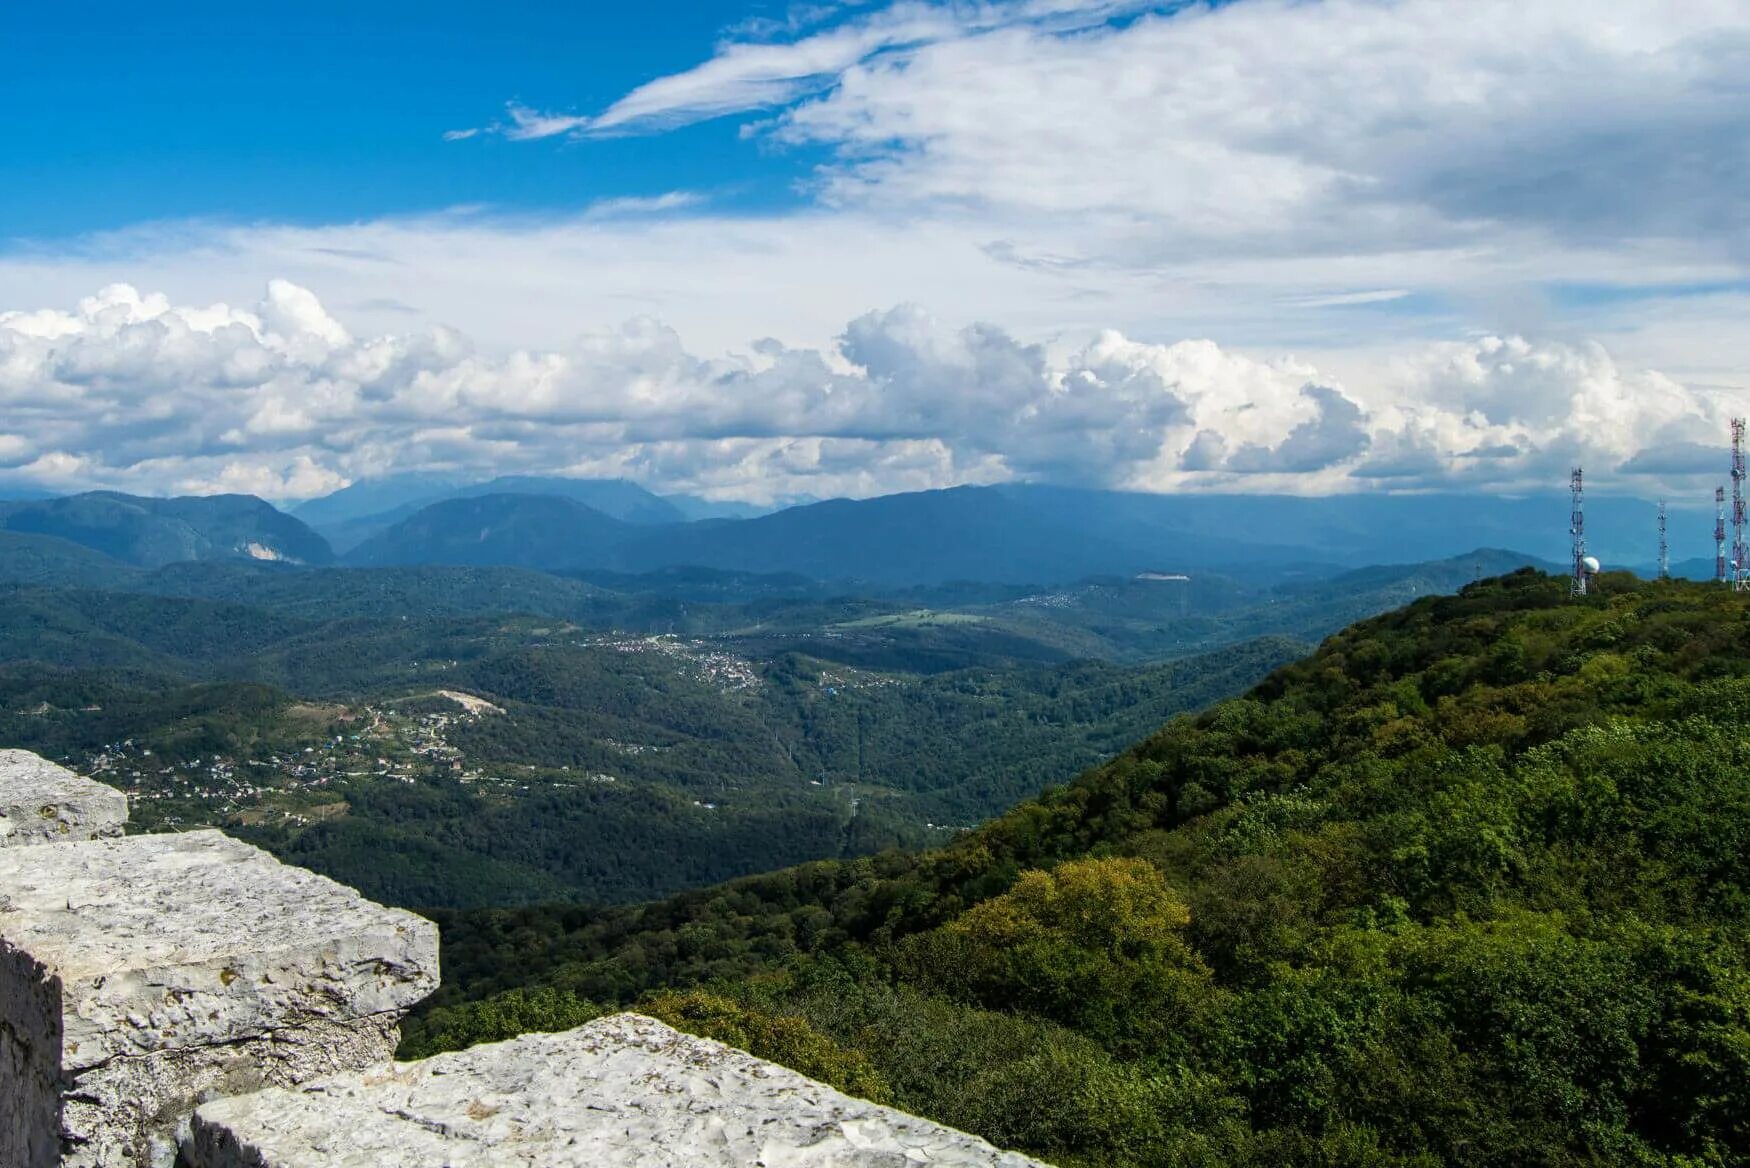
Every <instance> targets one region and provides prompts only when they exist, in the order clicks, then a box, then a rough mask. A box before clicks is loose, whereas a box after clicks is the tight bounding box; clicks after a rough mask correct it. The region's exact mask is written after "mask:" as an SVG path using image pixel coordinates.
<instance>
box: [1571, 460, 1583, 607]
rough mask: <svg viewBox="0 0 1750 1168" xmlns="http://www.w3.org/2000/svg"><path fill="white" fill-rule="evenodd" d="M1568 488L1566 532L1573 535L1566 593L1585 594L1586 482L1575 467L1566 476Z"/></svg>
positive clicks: (1572, 594)
mask: <svg viewBox="0 0 1750 1168" xmlns="http://www.w3.org/2000/svg"><path fill="white" fill-rule="evenodd" d="M1568 490H1569V491H1571V492H1572V493H1573V496H1574V511H1573V516H1572V518H1571V520H1570V521H1569V523H1568V534H1569V535H1571V536H1573V537H1574V575H1573V579H1572V581H1571V582H1570V583H1569V585H1568V595H1570V596H1584V595H1586V497H1585V496H1586V484H1585V481H1584V480H1583V478H1582V477H1581V474H1580V468H1579V467H1575V468H1574V473H1573V474H1572V475H1570V476H1569V478H1568Z"/></svg>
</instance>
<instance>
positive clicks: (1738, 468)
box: [1732, 418, 1750, 592]
mask: <svg viewBox="0 0 1750 1168" xmlns="http://www.w3.org/2000/svg"><path fill="white" fill-rule="evenodd" d="M1732 588H1733V590H1734V591H1737V592H1745V591H1750V561H1747V559H1746V555H1745V550H1744V419H1743V418H1733V419H1732Z"/></svg>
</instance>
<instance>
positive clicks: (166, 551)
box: [0, 491, 334, 568]
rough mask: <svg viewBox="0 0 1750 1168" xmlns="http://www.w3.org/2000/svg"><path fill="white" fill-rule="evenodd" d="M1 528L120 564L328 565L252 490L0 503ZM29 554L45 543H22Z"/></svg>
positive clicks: (314, 540) (318, 548) (323, 551)
mask: <svg viewBox="0 0 1750 1168" xmlns="http://www.w3.org/2000/svg"><path fill="white" fill-rule="evenodd" d="M0 531H4V532H10V533H13V534H14V535H21V536H34V537H39V538H42V537H52V538H54V539H56V540H62V541H65V542H67V543H71V544H76V545H78V546H79V547H82V548H86V549H89V550H90V551H95V552H99V553H101V554H103V555H104V556H107V557H109V558H110V559H112V560H116V561H119V562H120V563H123V564H130V565H133V566H135V567H141V568H156V567H161V566H163V565H165V564H174V563H180V562H183V561H187V560H228V559H243V560H262V561H270V562H277V563H287V564H305V565H322V564H328V563H331V562H332V561H333V559H334V553H333V551H332V550H331V549H330V548H329V546H328V543H327V541H326V540H324V539H323V538H322V537H321V536H319V535H317V534H316V533H315V532H314V531H311V530H310V528H309V527H307V526H305V525H304V524H303V523H300V522H299V521H298V520H296V519H294V518H292V517H291V516H289V515H286V514H285V513H283V512H281V511H279V510H278V509H276V508H275V507H273V506H272V505H270V504H268V503H265V502H263V501H262V500H260V499H257V498H256V497H254V496H253V495H209V496H198V497H188V498H178V499H150V498H141V497H139V496H135V495H123V494H118V493H116V492H113V491H93V492H91V493H89V494H84V495H70V496H67V497H65V498H60V499H33V500H18V501H12V502H6V503H0ZM17 546H20V547H24V546H28V547H29V548H30V550H31V554H34V555H38V556H43V555H50V554H52V552H53V550H54V549H52V547H50V546H48V545H44V544H42V543H40V542H36V541H29V542H28V544H27V545H17Z"/></svg>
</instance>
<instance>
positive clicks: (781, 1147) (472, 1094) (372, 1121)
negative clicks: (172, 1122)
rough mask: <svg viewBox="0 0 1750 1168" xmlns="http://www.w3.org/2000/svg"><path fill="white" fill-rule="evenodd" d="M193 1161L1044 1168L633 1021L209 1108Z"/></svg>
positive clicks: (299, 1167)
mask: <svg viewBox="0 0 1750 1168" xmlns="http://www.w3.org/2000/svg"><path fill="white" fill-rule="evenodd" d="M184 1154H185V1156H186V1157H187V1159H188V1161H189V1163H190V1164H191V1165H192V1166H193V1168H537V1166H538V1168H731V1166H733V1168H754V1166H760V1168H803V1166H807V1168H913V1166H920V1165H932V1166H939V1168H945V1166H954V1168H1043V1165H1041V1164H1040V1162H1039V1161H1037V1160H1030V1159H1028V1158H1027V1157H1025V1156H1021V1155H1017V1154H1016V1153H1013V1152H1000V1151H998V1150H997V1149H995V1148H993V1147H991V1146H990V1145H989V1144H987V1143H985V1142H984V1141H983V1140H980V1139H976V1138H975V1137H973V1136H969V1135H966V1134H964V1133H962V1132H957V1131H954V1130H952V1129H950V1128H945V1127H942V1126H940V1125H938V1124H933V1123H930V1122H928V1121H926V1120H922V1119H917V1118H914V1117H912V1116H909V1115H906V1114H904V1113H902V1112H899V1111H895V1110H893V1109H891V1108H887V1107H879V1106H877V1105H875V1104H873V1103H867V1102H864V1101H862V1100H858V1099H853V1098H851V1097H849V1096H847V1095H843V1094H841V1093H839V1092H838V1091H835V1090H833V1089H832V1088H830V1087H827V1086H825V1085H823V1084H821V1083H817V1082H815V1081H813V1080H812V1079H806V1078H804V1077H802V1076H801V1075H798V1074H796V1073H794V1072H792V1071H788V1070H785V1069H784V1068H782V1067H779V1066H775V1065H774V1064H772V1063H767V1062H762V1061H761V1060H759V1059H756V1058H754V1057H753V1056H751V1055H748V1054H744V1053H742V1052H741V1051H738V1050H734V1049H732V1048H730V1047H727V1046H724V1045H722V1044H721V1043H717V1042H710V1041H707V1040H705V1039H701V1038H694V1037H692V1036H690V1035H685V1034H682V1033H680V1032H679V1031H676V1030H673V1029H670V1028H669V1027H667V1026H665V1025H663V1024H662V1023H660V1022H657V1021H655V1020H653V1019H650V1018H644V1017H641V1016H639V1015H636V1014H618V1015H615V1016H613V1017H610V1018H602V1019H599V1020H597V1021H595V1022H592V1023H590V1024H589V1025H587V1026H582V1027H579V1028H578V1029H576V1030H570V1031H566V1032H565V1033H562V1034H530V1035H524V1036H523V1037H521V1038H516V1039H512V1040H511V1041H509V1042H500V1043H493V1044H490V1045H487V1046H477V1047H474V1048H473V1049H471V1050H465V1051H459V1052H456V1053H454V1054H443V1055H438V1056H436V1057H434V1058H430V1059H426V1060H424V1061H422V1062H417V1063H392V1064H385V1065H383V1066H380V1067H376V1068H372V1069H371V1070H369V1071H366V1072H364V1073H357V1072H354V1073H350V1074H344V1075H337V1076H334V1077H331V1078H327V1079H322V1080H319V1081H316V1082H313V1083H307V1084H305V1085H304V1086H303V1087H300V1088H296V1089H293V1090H270V1091H262V1092H259V1093H257V1094H254V1095H248V1096H243V1097H238V1098H230V1099H223V1100H219V1101H216V1102H213V1103H208V1104H206V1105H204V1106H202V1107H201V1108H200V1109H199V1111H197V1112H196V1113H195V1119H194V1128H193V1138H192V1140H191V1142H190V1143H189V1145H188V1146H187V1147H186V1148H185V1151H184Z"/></svg>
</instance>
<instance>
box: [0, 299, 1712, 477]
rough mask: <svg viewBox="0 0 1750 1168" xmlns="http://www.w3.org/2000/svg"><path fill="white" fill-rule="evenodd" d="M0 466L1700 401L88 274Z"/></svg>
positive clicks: (546, 457) (1487, 446) (1390, 442)
mask: <svg viewBox="0 0 1750 1168" xmlns="http://www.w3.org/2000/svg"><path fill="white" fill-rule="evenodd" d="M0 403H3V405H4V408H5V417H6V418H7V419H8V421H7V426H8V430H7V431H6V432H4V433H0V479H4V480H5V481H10V482H22V481H29V482H33V483H38V484H41V485H45V486H51V487H57V488H68V489H71V488H76V487H90V486H109V487H119V488H123V489H133V490H143V491H180V492H196V493H206V492H213V491H248V492H251V493H255V494H261V495H264V496H267V497H272V498H298V497H307V496H310V495H315V494H321V493H324V492H325V491H328V490H331V489H334V488H335V487H338V486H340V485H343V484H344V483H345V482H347V481H351V480H354V479H357V478H361V477H368V476H372V475H381V474H386V473H391V472H396V471H411V470H438V471H448V472H453V473H471V474H477V475H480V476H481V477H486V476H490V475H493V474H502V473H513V472H547V473H568V474H574V475H586V476H626V477H631V478H635V479H638V480H640V481H643V482H646V483H648V484H650V485H651V486H653V487H656V488H658V489H668V490H695V491H704V492H707V493H710V494H713V495H716V496H719V497H725V498H743V499H751V500H760V501H764V500H769V499H772V498H782V497H789V496H796V495H833V494H852V495H868V494H875V493H880V492H884V491H892V490H910V489H923V488H930V487H940V486H948V485H953V484H958V483H968V482H975V483H987V482H1001V481H1007V480H1013V479H1029V480H1038V481H1049V482H1059V483H1075V484H1083V485H1099V486H1111V487H1121V488H1131V489H1143V490H1171V489H1190V490H1202V489H1217V490H1291V491H1338V490H1351V489H1356V488H1358V487H1362V486H1365V485H1368V484H1377V483H1381V482H1384V483H1386V484H1387V485H1392V486H1411V487H1415V486H1430V485H1440V484H1448V483H1450V484H1461V483H1469V484H1477V483H1481V484H1487V485H1493V486H1500V487H1518V486H1525V485H1539V484H1543V483H1546V482H1548V481H1555V480H1552V479H1550V476H1551V475H1552V474H1556V475H1558V476H1559V474H1560V473H1561V471H1560V470H1559V469H1558V468H1565V466H1566V465H1567V463H1568V462H1569V461H1570V460H1572V459H1575V458H1585V459H1588V460H1595V461H1596V462H1597V463H1601V464H1604V465H1610V466H1617V465H1624V466H1625V467H1634V466H1635V465H1636V459H1637V458H1639V459H1641V460H1642V461H1645V460H1646V459H1648V458H1653V457H1655V455H1654V454H1653V453H1643V452H1656V451H1659V450H1666V449H1686V448H1687V447H1685V444H1689V445H1691V446H1693V445H1695V444H1698V443H1706V442H1709V441H1710V440H1715V439H1716V437H1717V431H1718V428H1719V425H1720V422H1721V418H1720V417H1719V416H1718V411H1717V410H1716V409H1715V407H1714V405H1713V403H1712V402H1711V400H1710V399H1708V398H1706V397H1704V396H1701V395H1698V394H1696V393H1695V392H1693V391H1691V390H1689V389H1688V388H1686V387H1685V386H1683V385H1681V384H1680V383H1678V382H1676V381H1674V380H1672V379H1670V378H1668V377H1665V376H1663V375H1662V374H1659V373H1657V372H1654V371H1650V370H1643V369H1634V368H1623V367H1621V366H1620V365H1619V364H1618V363H1617V362H1616V361H1615V360H1614V359H1613V358H1612V356H1611V355H1610V354H1609V353H1608V352H1607V351H1605V350H1604V349H1603V348H1602V347H1600V346H1598V345H1595V344H1585V345H1564V344H1556V343H1534V342H1532V341H1529V340H1525V339H1522V338H1516V337H1508V338H1495V337H1485V338H1480V339H1476V340H1471V341H1465V342H1455V343H1445V344H1437V345H1432V346H1428V347H1426V348H1424V349H1423V350H1421V351H1419V352H1417V353H1416V354H1414V355H1411V356H1407V357H1405V358H1403V359H1402V360H1401V361H1400V362H1399V363H1398V365H1397V366H1396V367H1395V368H1394V369H1393V370H1392V371H1391V374H1390V376H1389V377H1387V378H1384V379H1381V380H1379V381H1370V382H1368V383H1365V384H1362V383H1357V384H1345V383H1344V382H1342V381H1341V380H1340V379H1338V378H1336V377H1334V376H1332V375H1331V374H1330V372H1329V371H1328V370H1321V369H1319V368H1317V367H1316V366H1314V365H1311V364H1308V363H1306V362H1304V361H1300V360H1297V359H1294V358H1289V357H1282V358H1275V359H1260V358H1257V357H1253V356H1249V355H1246V354H1242V353H1238V352H1233V351H1229V350H1225V349H1223V348H1221V347H1220V346H1218V345H1216V344H1215V343H1213V342H1211V341H1207V340H1188V341H1180V342H1177V343H1173V344H1151V343H1145V342H1141V341H1137V340H1134V339H1131V338H1128V337H1126V336H1124V335H1123V334H1121V333H1119V332H1117V331H1113V330H1106V331H1103V332H1100V333H1098V334H1097V335H1096V336H1095V337H1094V338H1093V339H1092V340H1091V341H1089V342H1087V343H1086V344H1079V345H1070V346H1063V345H1059V344H1054V343H1050V342H1048V341H1028V340H1024V339H1021V338H1019V337H1017V336H1015V335H1013V334H1012V333H1011V332H1009V331H1007V330H1006V329H1004V328H1000V327H997V326H995V325H989V324H980V325H973V326H969V327H962V328H954V327H949V326H947V325H945V324H943V323H942V322H940V321H939V320H937V319H936V318H935V317H933V316H932V315H931V314H930V313H928V312H926V311H925V310H924V309H922V308H920V307H917V306H914V305H901V306H898V307H895V308H892V309H888V310H885V311H878V312H870V313H865V314H863V315H861V316H859V317H857V318H855V319H853V320H851V321H850V322H849V323H848V324H847V325H845V326H844V328H843V330H842V332H841V334H840V336H839V338H838V340H837V342H836V343H835V344H833V345H831V346H827V347H818V348H816V347H806V346H802V347H798V346H791V345H787V344H784V343H782V342H778V341H773V340H766V341H759V342H755V343H754V344H752V345H751V346H750V347H749V348H748V350H747V351H746V352H744V353H742V354H740V355H715V356H701V355H698V354H696V353H695V352H693V351H692V350H691V349H690V348H689V347H688V345H687V344H686V342H685V340H684V339H683V337H682V336H681V335H680V334H679V333H678V332H677V331H676V330H675V329H673V328H671V327H669V326H667V325H665V324H663V323H662V322H660V321H658V320H655V319H653V318H649V317H645V318H638V319H634V320H631V321H629V322H627V323H626V324H624V325H622V326H620V327H618V328H614V329H608V330H602V331H596V332H591V333H586V334H585V335H583V336H581V337H579V338H577V340H576V341H575V342H573V343H572V344H570V345H568V346H565V347H562V348H554V349H517V350H512V351H508V352H502V353H497V352H492V353H489V352H482V351H480V350H479V349H477V348H476V346H475V345H474V344H472V343H471V342H470V341H469V340H468V338H467V337H465V336H464V335H462V334H461V333H459V332H457V331H455V330H450V329H429V330H422V331H411V332H402V333H388V334H382V335H375V336H360V335H357V334H356V333H355V331H354V330H352V329H349V328H348V327H346V325H344V324H343V323H342V322H341V321H340V320H338V319H337V318H336V317H335V316H333V315H332V314H331V313H330V312H329V311H328V310H327V308H326V307H325V306H324V305H323V304H322V302H321V301H320V300H319V299H318V297H317V296H316V295H315V294H314V293H313V292H311V291H310V290H308V289H306V288H303V287H300V286H298V285H295V284H291V283H288V282H286V281H283V280H275V281H272V282H270V283H269V285H268V287H267V291H266V294H265V296H263V298H262V299H261V300H260V302H259V303H257V304H254V305H252V306H250V307H247V308H236V307H231V306H228V305H224V304H216V305H211V306H207V307H188V306H177V305H173V304H172V303H171V301H170V300H169V298H168V297H165V296H163V295H160V294H156V293H153V294H142V293H141V292H139V291H137V290H136V289H134V288H131V287H128V286H125V285H118V286H111V287H106V288H104V289H102V290H101V291H99V292H98V293H97V294H95V295H93V296H89V297H87V298H85V299H83V300H81V301H80V302H79V303H78V304H77V305H76V306H75V307H74V308H73V309H71V310H60V309H34V310H27V311H14V312H8V313H3V314H0Z"/></svg>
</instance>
